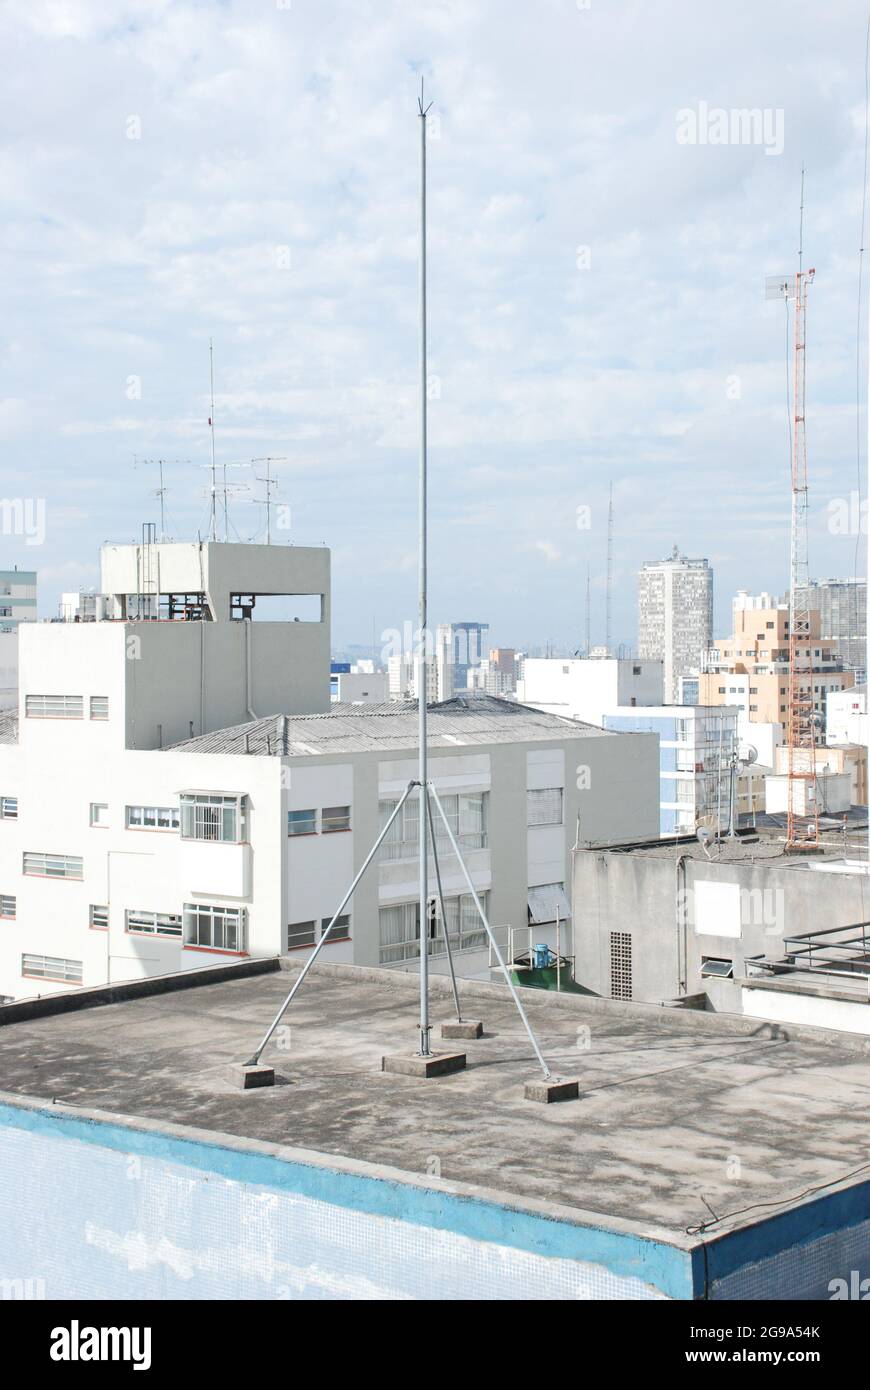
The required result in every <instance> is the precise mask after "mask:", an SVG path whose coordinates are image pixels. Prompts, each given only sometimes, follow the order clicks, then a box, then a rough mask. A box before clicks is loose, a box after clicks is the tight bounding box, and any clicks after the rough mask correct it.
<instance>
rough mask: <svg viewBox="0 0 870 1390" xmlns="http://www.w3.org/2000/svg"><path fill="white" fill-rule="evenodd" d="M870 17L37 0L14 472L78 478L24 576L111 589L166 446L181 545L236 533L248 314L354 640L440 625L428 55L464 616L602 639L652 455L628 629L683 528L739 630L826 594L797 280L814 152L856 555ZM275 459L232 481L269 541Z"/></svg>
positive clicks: (452, 575) (437, 277) (18, 238)
mask: <svg viewBox="0 0 870 1390" xmlns="http://www.w3.org/2000/svg"><path fill="white" fill-rule="evenodd" d="M867 19H868V3H867V0H862V3H858V2H857V0H836V3H835V4H831V5H819V4H817V3H813V4H810V3H808V0H788V2H786V0H779V2H777V3H773V2H771V0H767V3H765V4H763V5H758V4H756V3H749V0H736V2H735V3H729V4H725V3H713V0H658V3H656V4H654V5H650V4H648V3H643V2H642V0H580V3H578V0H536V3H535V4H534V5H531V4H527V3H521V0H425V3H424V2H423V0H277V3H276V0H227V3H220V2H219V0H199V2H198V3H197V2H195V0H127V2H126V3H125V0H6V3H4V4H3V6H2V7H0V44H2V51H3V53H4V82H3V88H2V93H0V103H2V108H3V109H2V130H3V146H2V179H0V189H2V198H3V202H4V211H3V227H2V246H3V258H4V262H5V264H4V267H3V270H4V274H3V284H4V305H3V313H2V341H0V351H2V376H0V449H2V453H0V458H2V476H0V495H2V496H4V497H7V498H35V499H42V498H44V499H45V506H46V513H45V516H46V534H45V541H44V544H42V545H28V544H27V543H26V539H25V538H24V537H21V536H14V535H5V536H2V537H0V541H2V552H0V553H2V557H3V558H2V559H0V567H2V565H4V564H12V563H18V564H20V565H22V566H25V567H36V568H38V569H39V571H40V575H41V586H42V604H41V607H42V610H43V612H44V613H46V614H50V613H53V612H54V611H55V607H56V600H57V595H58V593H59V591H60V590H61V589H67V588H77V587H78V586H79V585H87V586H91V585H94V584H95V583H97V579H98V570H97V563H96V561H97V550H98V547H99V545H100V543H101V542H103V541H104V540H126V539H133V538H136V537H137V536H138V535H139V532H140V528H141V523H142V522H143V521H144V520H156V519H157V517H158V509H157V501H156V498H155V496H154V490H155V488H156V486H157V477H156V469H155V468H154V467H153V466H152V465H148V464H144V463H140V464H139V465H138V466H135V464H134V460H136V459H137V458H138V459H139V460H144V459H154V458H158V457H161V456H162V457H164V458H167V459H170V460H178V462H174V463H170V464H169V465H168V468H167V485H168V487H169V492H168V495H167V508H168V516H169V526H168V529H169V530H170V532H171V534H172V535H173V536H174V537H175V538H178V539H189V538H192V537H194V536H195V535H196V533H197V531H198V530H203V531H204V530H205V529H207V512H208V499H207V496H206V495H205V489H206V487H207V482H208V473H207V470H206V469H205V468H204V467H203V466H202V465H204V464H206V463H207V461H208V459H209V434H208V426H207V419H208V413H209V405H208V381H209V354H208V342H209V338H210V337H211V338H213V339H214V354H215V394H216V407H215V419H216V426H217V443H216V448H217V456H218V459H219V460H227V461H230V462H233V463H237V462H244V461H246V460H250V459H252V458H259V457H263V456H266V455H273V456H279V457H282V458H285V459H286V461H285V462H282V463H280V464H278V465H276V468H277V472H278V474H279V476H280V482H281V492H280V495H279V500H280V501H281V502H283V503H284V504H285V505H287V506H289V508H290V514H289V515H290V519H291V523H292V525H291V529H290V530H289V531H285V532H283V533H281V538H282V539H284V540H286V539H290V540H292V541H294V542H296V543H298V544H318V543H321V542H325V543H326V544H328V545H329V546H330V547H331V548H332V551H333V573H334V605H333V613H334V638H335V642H336V644H338V645H341V644H344V643H347V642H353V641H360V642H367V641H370V640H371V634H372V631H373V629H374V630H376V631H377V633H378V634H380V633H381V632H382V631H383V630H385V629H387V628H390V627H400V626H401V625H402V624H403V623H404V622H406V621H408V620H412V619H413V617H414V613H415V583H416V578H415V568H414V566H415V556H414V548H415V543H416V519H415V506H416V452H415V451H416V429H417V411H416V401H415V386H416V351H417V347H416V254H417V251H416V245H417V243H416V237H417V140H418V121H417V118H416V114H415V107H416V96H417V92H418V90H419V84H420V77H421V75H425V78H426V86H427V91H428V93H429V94H430V96H431V98H432V99H433V100H434V102H435V107H434V110H433V118H434V124H433V126H432V130H431V137H432V138H431V143H430V161H429V168H430V185H429V207H430V370H431V373H432V379H431V382H430V394H431V396H432V401H431V417H430V418H431V492H432V517H431V522H432V536H431V561H432V605H431V612H432V617H433V619H434V620H435V621H438V620H449V619H481V620H488V621H489V622H490V624H491V627H492V636H493V638H494V639H495V640H497V641H498V642H500V643H503V644H510V643H516V644H525V643H531V642H538V643H544V642H546V641H547V640H551V641H553V642H557V643H565V644H569V645H571V646H579V645H581V644H582V643H583V641H584V638H585V596H586V580H587V570H589V571H590V572H591V578H592V637H593V640H594V641H600V640H602V638H603V628H604V587H603V575H604V568H605V553H606V512H607V494H608V488H609V485H610V483H611V482H612V484H613V491H614V505H615V560H614V570H615V588H614V600H613V611H614V622H613V630H614V639H615V640H616V641H624V642H626V643H632V642H633V641H634V640H635V594H636V581H635V574H636V570H637V567H638V565H639V564H640V562H641V561H642V560H643V559H649V558H657V557H660V556H662V555H664V554H665V553H667V552H669V551H670V549H671V547H672V546H673V544H674V543H675V542H676V543H678V544H679V545H680V547H681V548H682V549H683V550H685V551H687V552H688V553H690V554H692V555H705V556H707V557H709V559H710V561H711V563H712V564H713V565H714V567H715V571H716V592H717V626H718V628H719V629H720V630H724V627H725V624H726V622H727V618H728V605H729V602H730V596H731V594H732V592H733V591H734V590H735V589H736V588H738V587H748V588H751V589H761V588H768V589H772V590H774V591H780V590H783V589H784V588H785V587H786V584H787V563H788V491H787V477H788V471H787V470H788V418H787V410H786V404H787V385H788V382H787V354H786V319H785V306H784V305H783V304H782V303H769V302H765V300H764V294H763V286H764V278H765V276H766V275H768V274H777V273H780V272H783V271H794V270H795V269H796V267H797V250H798V216H799V203H800V170H801V164H802V163H803V164H804V165H805V166H806V212H805V222H804V249H805V265H812V266H814V267H815V268H816V272H817V273H816V280H815V283H814V284H813V286H812V289H811V291H810V306H809V332H808V358H807V367H808V441H809V449H810V470H811V484H812V526H811V567H812V570H813V572H814V573H816V574H838V575H840V574H842V575H851V574H852V573H853V572H854V571H855V565H856V549H857V546H856V538H855V536H854V534H852V535H850V534H848V524H847V523H844V521H843V516H844V512H843V510H842V504H843V503H845V502H848V499H849V498H850V496H851V495H852V494H853V492H854V491H855V490H856V489H857V488H858V486H859V459H858V432H857V428H856V346H857V322H858V293H857V289H858V261H859V256H858V248H859V246H860V224H861V206H862V186H863V176H864V148H865V143H864V142H865V64H864V59H865V34H866V28H867ZM704 104H705V105H704ZM705 109H706V111H707V113H708V114H707V118H706V121H705V119H704V116H703V113H704V111H705ZM746 109H757V110H758V111H759V112H764V113H766V120H767V126H766V127H763V126H759V127H758V128H757V129H756V130H755V131H754V132H753V131H752V130H750V131H749V134H750V135H752V134H754V135H756V136H758V137H759V138H757V139H755V140H746V138H745V137H746V129H745V128H743V127H735V128H734V129H732V126H731V123H730V115H729V117H728V120H729V125H728V135H729V143H724V144H723V143H712V141H713V140H716V139H718V134H717V133H716V128H715V122H716V121H717V120H719V119H720V118H718V117H716V115H715V113H716V112H717V111H719V110H721V111H724V112H725V113H726V114H727V113H731V112H732V111H740V110H746ZM686 111H692V112H694V113H695V115H696V117H697V118H698V119H697V122H696V131H697V133H698V135H699V138H698V139H697V141H696V142H695V143H692V142H691V141H690V140H687V139H686V138H685V135H686V130H687V129H688V127H687V124H686V117H685V115H684V114H683V115H681V113H685V112H686ZM710 113H712V115H711V114H710ZM711 122H712V123H713V124H711ZM719 129H720V131H721V126H720V127H719ZM705 133H706V134H707V135H708V137H709V138H708V139H707V140H706V141H703V139H702V137H703V135H704V134H705ZM678 136H680V137H681V138H678ZM868 235H870V229H868ZM867 260H868V264H867V274H866V275H865V279H864V285H865V289H866V288H867V286H868V284H870V247H868V258H867ZM861 370H862V371H863V370H864V368H863V365H862V368H861ZM862 402H863V392H862ZM862 461H863V449H862ZM252 471H253V472H260V471H261V468H260V466H257V468H256V469H255V470H251V469H245V468H239V469H233V470H232V471H231V476H232V477H233V479H234V481H235V482H236V483H238V484H247V486H248V488H249V489H250V490H249V491H247V492H245V491H243V490H241V488H240V489H239V493H238V496H237V497H235V498H234V499H233V501H232V502H231V511H230V518H231V523H232V526H233V528H234V533H237V534H238V535H239V536H240V537H243V538H251V537H255V536H256V537H260V536H261V535H262V529H263V523H264V512H263V508H262V506H259V505H258V503H257V502H256V500H255V499H256V498H257V497H258V496H261V495H262V487H261V485H260V484H258V483H257V482H256V481H255V480H254V479H253V478H252ZM838 508H840V510H838ZM578 509H580V510H579V511H578ZM584 509H588V510H584ZM587 522H588V525H587ZM844 531H845V534H843V532H844ZM858 572H859V573H863V572H864V560H863V555H859V557H858Z"/></svg>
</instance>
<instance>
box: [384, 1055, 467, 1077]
mask: <svg viewBox="0 0 870 1390" xmlns="http://www.w3.org/2000/svg"><path fill="white" fill-rule="evenodd" d="M464 1070H465V1053H464V1052H433V1054H432V1056H431V1057H418V1056H416V1054H414V1053H413V1052H396V1053H393V1054H392V1055H391V1056H389V1057H382V1058H381V1071H390V1072H394V1073H395V1074H396V1075H397V1076H419V1077H430V1076H449V1075H450V1073H451V1072H454V1071H464Z"/></svg>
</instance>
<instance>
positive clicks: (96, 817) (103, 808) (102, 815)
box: [91, 801, 109, 829]
mask: <svg viewBox="0 0 870 1390" xmlns="http://www.w3.org/2000/svg"><path fill="white" fill-rule="evenodd" d="M108 824H109V808H108V806H107V805H106V803H105V801H92V802H91V825H96V826H99V827H100V828H101V829H105V827H106V826H107V825H108Z"/></svg>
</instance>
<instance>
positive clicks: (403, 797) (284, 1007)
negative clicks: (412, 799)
mask: <svg viewBox="0 0 870 1390" xmlns="http://www.w3.org/2000/svg"><path fill="white" fill-rule="evenodd" d="M413 787H414V783H413V782H409V783H408V785H407V787H406V788H405V790H404V791H403V793H402V795H401V797H400V798H399V800H398V801H397V802H396V805H395V806H394V808H393V813H392V815H391V816H390V818H389V820H388V821H387V823H386V825H385V826H384V828H383V830H382V831H381V833H380V835H379V836H378V838H377V839H376V840H375V842H374V844H373V845H372V847H371V849H370V850H369V852H368V855H367V856H366V859H365V862H364V863H363V866H362V868H361V869H360V871H359V873H358V874H357V876H356V878H355V879H354V881H353V883H352V884H351V885H350V887H349V888H348V890H347V892H346V893H345V895H344V897H343V898H342V900H341V903H340V905H339V906H338V908H337V909H336V911H335V915H334V916H333V918H332V921H331V922H330V924H329V926H328V927H327V928H326V931H325V932H323V933H322V934H321V937H320V940H319V941H318V943H317V945H316V946H315V948H314V950H313V951H312V952H311V955H310V956H309V957H308V959H307V961H306V962H305V964H304V965H303V967H302V970H301V972H300V974H299V978H298V979H297V980H296V981H295V983H294V985H293V988H292V989H291V991H290V993H289V994H288V995H287V998H286V999H285V1000H284V1003H283V1004H282V1005H281V1007H280V1009H279V1010H278V1012H277V1014H276V1015H275V1017H274V1018H273V1020H272V1022H271V1023H270V1024H269V1027H268V1029H267V1031H266V1033H265V1035H264V1037H263V1040H262V1042H261V1043H260V1046H259V1047H258V1048H257V1050H256V1052H254V1053H253V1054H252V1056H251V1057H250V1058H249V1060H248V1061H247V1062H246V1063H245V1066H247V1067H256V1066H257V1065H258V1063H259V1061H260V1056H261V1054H262V1052H263V1049H264V1047H265V1046H266V1044H267V1042H268V1041H269V1039H270V1038H271V1036H272V1034H273V1033H274V1031H275V1029H276V1028H277V1027H278V1024H279V1023H280V1022H281V1019H282V1018H283V1017H284V1014H285V1013H286V1012H287V1009H288V1008H289V1007H290V1004H291V1002H292V1000H293V996H294V994H295V993H296V991H297V990H298V988H299V986H300V985H301V984H302V981H303V980H304V979H305V976H306V975H307V974H308V972H309V970H310V969H311V967H312V965H313V964H314V962H315V961H316V960H317V957H318V956H319V955H320V952H321V950H322V949H323V947H324V946H325V945H326V938H327V937H328V936H329V933H330V932H331V931H332V928H333V927H334V926H335V924H336V922H337V921H338V919H339V917H340V916H341V914H342V912H343V911H344V909H345V908H346V907H347V904H348V903H349V902H350V900H351V898H352V897H353V895H354V892H355V890H356V886H357V884H358V883H359V881H360V879H361V878H362V876H363V874H364V873H365V871H366V869H367V868H368V866H369V864H371V862H372V860H373V859H374V857H375V855H376V854H377V852H378V850H379V849H380V847H381V845H382V843H383V841H384V840H385V838H386V835H387V831H388V830H389V828H390V826H391V825H392V824H393V821H394V820H395V819H396V816H397V815H398V814H399V812H400V811H401V809H402V807H403V806H404V804H405V802H406V801H407V800H408V797H409V796H410V795H411V791H412V790H413Z"/></svg>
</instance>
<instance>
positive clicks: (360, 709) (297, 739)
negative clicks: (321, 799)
mask: <svg viewBox="0 0 870 1390" xmlns="http://www.w3.org/2000/svg"><path fill="white" fill-rule="evenodd" d="M428 727H429V742H430V746H431V747H433V748H463V747H473V746H475V745H477V744H489V743H523V742H536V741H539V742H544V741H546V740H552V739H563V738H619V737H620V736H621V735H619V734H617V733H615V732H614V731H613V730H609V729H599V728H598V727H597V726H596V725H594V724H580V723H578V722H577V720H574V719H563V718H562V717H561V716H560V715H557V714H545V713H544V711H543V710H536V709H531V708H530V707H529V706H528V705H518V704H516V703H514V702H513V701H508V700H497V699H494V698H493V697H491V696H473V697H467V698H466V697H464V696H458V697H456V698H454V699H453V700H445V701H444V702H443V703H441V704H437V705H430V706H429V721H428ZM416 744H417V706H416V704H415V703H414V702H412V701H398V700H396V701H392V702H391V703H389V704H385V705H334V706H333V707H332V709H331V710H329V711H328V712H326V713H324V714H303V715H293V714H288V715H280V714H270V715H268V716H266V717H265V718H263V719H254V720H251V721H250V722H249V723H246V724H236V725H234V726H233V727H231V728H228V729H216V730H215V731H214V732H213V733H210V734H200V735H199V736H198V737H196V738H188V739H184V740H183V741H182V742H181V743H174V744H172V745H171V747H170V749H168V750H167V751H171V752H188V753H256V754H267V755H268V754H272V755H279V756H283V757H288V758H293V757H312V756H323V755H325V754H333V753H368V752H373V751H375V752H377V751H381V752H390V751H398V750H402V749H406V748H414V747H416Z"/></svg>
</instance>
